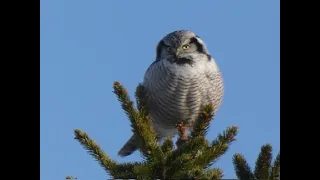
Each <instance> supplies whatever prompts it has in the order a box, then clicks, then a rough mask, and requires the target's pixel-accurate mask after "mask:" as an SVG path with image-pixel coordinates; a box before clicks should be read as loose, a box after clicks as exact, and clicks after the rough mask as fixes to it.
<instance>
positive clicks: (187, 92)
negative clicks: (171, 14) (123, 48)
mask: <svg viewBox="0 0 320 180" xmlns="http://www.w3.org/2000/svg"><path fill="white" fill-rule="evenodd" d="M141 85H142V86H143V87H144V89H145V92H146V102H147V106H148V110H149V114H148V115H149V117H150V118H151V120H152V125H153V128H154V130H155V132H156V134H157V138H158V141H159V142H160V141H161V140H163V139H164V138H166V137H173V136H175V135H177V134H178V130H177V129H176V124H177V123H178V122H181V121H183V122H184V123H185V124H187V125H189V127H190V126H191V127H192V124H194V122H195V121H196V120H197V118H198V115H199V112H200V109H201V107H203V106H204V105H207V104H212V105H213V108H214V111H215V112H216V111H217V110H218V108H219V106H220V105H221V103H222V97H223V94H224V93H223V90H224V89H223V79H222V76H221V72H220V70H219V68H218V65H217V63H216V61H215V60H214V59H213V58H212V57H211V55H210V53H209V51H208V49H207V47H206V45H205V43H204V42H203V41H202V40H201V39H200V37H199V36H197V35H196V34H195V33H194V32H192V31H189V30H177V31H174V32H171V33H169V34H167V35H166V36H164V37H163V38H162V39H161V40H160V41H159V43H158V45H157V47H156V58H155V61H154V62H153V63H152V64H151V65H150V66H149V67H148V69H147V70H146V72H145V75H144V79H143V82H142V83H141ZM136 150H137V139H136V137H135V136H134V135H133V136H131V138H130V139H129V140H128V141H127V142H126V143H125V145H124V146H123V147H122V148H121V149H120V151H119V152H118V155H119V156H122V157H123V156H128V155H130V154H132V153H133V152H135V151H136Z"/></svg>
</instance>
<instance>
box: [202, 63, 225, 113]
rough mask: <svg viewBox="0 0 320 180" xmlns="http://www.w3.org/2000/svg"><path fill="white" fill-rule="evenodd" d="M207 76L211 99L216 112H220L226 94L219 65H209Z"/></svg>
mask: <svg viewBox="0 0 320 180" xmlns="http://www.w3.org/2000/svg"><path fill="white" fill-rule="evenodd" d="M206 76H207V79H208V82H209V85H210V97H211V98H212V100H211V102H212V105H213V108H214V109H215V111H217V110H218V108H219V106H220V104H221V103H222V97H223V94H224V86H223V78H222V74H221V72H220V70H219V68H218V66H217V64H216V63H215V62H214V61H212V62H210V63H209V65H208V69H207V71H206Z"/></svg>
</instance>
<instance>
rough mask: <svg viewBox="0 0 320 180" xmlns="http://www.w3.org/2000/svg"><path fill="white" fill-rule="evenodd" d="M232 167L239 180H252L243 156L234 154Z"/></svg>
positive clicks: (251, 174) (252, 176)
mask: <svg viewBox="0 0 320 180" xmlns="http://www.w3.org/2000/svg"><path fill="white" fill-rule="evenodd" d="M233 165H234V169H235V172H236V175H237V178H238V179H239V180H254V175H253V173H252V172H251V169H250V166H249V164H248V163H247V161H246V160H245V158H244V157H243V155H241V154H239V153H238V154H235V155H234V156H233Z"/></svg>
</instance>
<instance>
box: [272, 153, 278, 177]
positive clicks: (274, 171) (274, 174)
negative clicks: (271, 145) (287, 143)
mask: <svg viewBox="0 0 320 180" xmlns="http://www.w3.org/2000/svg"><path fill="white" fill-rule="evenodd" d="M270 179H271V180H280V152H279V153H278V155H277V157H276V159H275V161H274V162H273V165H272V168H271V173H270Z"/></svg>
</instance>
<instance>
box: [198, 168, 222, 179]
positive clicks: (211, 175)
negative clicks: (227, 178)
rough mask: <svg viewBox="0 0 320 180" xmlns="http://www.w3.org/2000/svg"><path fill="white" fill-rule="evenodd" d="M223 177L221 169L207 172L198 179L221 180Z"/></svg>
mask: <svg viewBox="0 0 320 180" xmlns="http://www.w3.org/2000/svg"><path fill="white" fill-rule="evenodd" d="M222 177H223V171H222V170H221V169H219V168H213V169H209V170H207V171H205V172H204V173H203V175H202V176H200V177H198V178H197V179H210V180H221V179H222Z"/></svg>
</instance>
